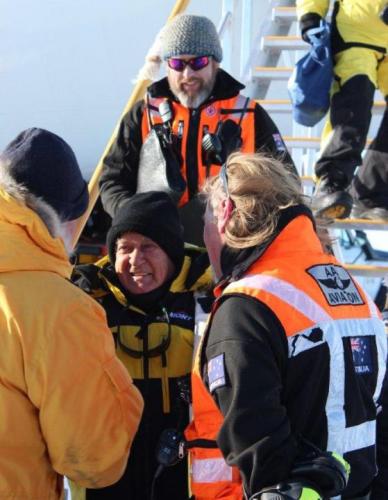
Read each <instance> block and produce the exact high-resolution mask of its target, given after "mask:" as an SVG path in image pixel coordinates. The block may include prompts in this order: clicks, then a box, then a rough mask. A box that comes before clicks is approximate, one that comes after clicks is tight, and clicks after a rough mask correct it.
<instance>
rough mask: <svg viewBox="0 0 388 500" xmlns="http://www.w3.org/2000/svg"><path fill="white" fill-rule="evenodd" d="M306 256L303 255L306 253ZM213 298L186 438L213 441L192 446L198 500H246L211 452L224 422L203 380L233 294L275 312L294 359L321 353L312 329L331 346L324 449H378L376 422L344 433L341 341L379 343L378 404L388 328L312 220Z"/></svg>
mask: <svg viewBox="0 0 388 500" xmlns="http://www.w3.org/2000/svg"><path fill="white" fill-rule="evenodd" d="M293 249H294V250H293ZM300 249H303V254H301V253H300V252H301V250H300ZM301 257H302V258H301ZM215 294H216V296H217V300H216V301H215V303H214V305H213V311H212V314H211V316H210V318H209V322H208V326H207V329H206V330H205V333H204V335H203V337H202V339H201V344H200V346H199V348H198V351H197V354H196V358H195V362H194V368H193V373H192V393H193V421H192V422H191V424H190V425H189V427H188V428H187V429H186V431H185V437H186V439H187V440H188V441H189V442H190V441H194V442H195V441H197V440H199V441H197V442H198V443H201V440H207V441H205V443H204V447H202V444H199V445H198V447H195V446H193V447H191V446H192V445H190V443H189V445H188V449H189V453H190V458H191V488H192V492H193V494H194V496H195V499H196V500H210V499H215V498H217V499H219V498H222V499H224V500H241V499H243V498H244V494H243V487H242V482H241V477H240V474H239V471H238V470H237V469H236V468H235V467H229V466H228V464H227V463H226V462H225V460H224V458H223V456H222V453H221V451H220V450H219V449H218V448H216V447H214V446H213V447H211V443H212V442H213V443H214V442H215V440H216V438H217V435H218V433H219V431H220V428H221V426H222V424H223V421H224V417H223V415H222V413H221V412H220V410H219V408H218V407H217V405H216V403H215V401H214V399H213V397H212V396H211V394H210V392H209V391H208V388H207V387H206V386H205V384H204V383H203V381H202V376H201V371H202V369H203V366H201V358H202V357H203V354H204V353H203V347H204V345H205V344H206V338H207V336H208V334H209V329H210V325H211V322H212V318H213V316H214V313H215V311H216V310H217V307H218V303H219V302H220V299H221V297H223V298H225V295H227V294H238V295H241V294H242V295H247V296H250V297H253V298H255V299H257V300H259V301H260V302H262V303H264V304H266V305H267V306H268V307H269V308H270V309H271V310H272V311H273V313H274V314H275V316H276V317H277V318H278V319H279V321H280V322H281V324H282V326H283V328H284V331H285V332H286V335H287V339H288V345H289V354H288V356H289V358H291V357H293V356H297V355H298V354H300V353H302V352H303V351H306V350H307V349H312V348H314V347H315V346H317V343H316V342H314V343H313V342H309V341H308V340H307V339H306V337H307V338H308V334H309V333H311V332H312V329H315V328H320V329H321V330H322V332H323V336H322V340H321V341H320V342H321V343H323V342H326V343H327V346H328V348H329V351H330V361H329V363H330V367H329V368H330V374H331V375H330V379H329V392H328V395H327V401H326V406H325V411H326V416H327V425H328V429H327V435H328V440H327V447H326V449H327V450H330V451H336V452H337V453H339V454H340V455H344V453H346V452H350V451H354V450H358V449H362V448H364V447H367V446H373V445H374V444H375V440H376V422H375V420H373V421H366V422H364V423H362V424H360V425H356V426H354V427H346V424H345V422H346V419H345V401H344V398H345V375H344V347H343V338H344V337H362V336H365V335H368V336H371V335H373V336H374V337H375V342H376V350H377V358H378V376H377V382H376V387H375V391H374V401H375V403H376V402H377V399H378V397H379V395H380V392H381V388H382V383H383V379H384V375H385V361H386V357H387V339H386V334H385V332H384V324H383V322H382V321H381V319H380V314H379V312H378V310H377V308H376V306H375V304H374V302H373V301H372V299H371V298H370V297H368V295H367V294H366V293H364V291H363V290H361V289H360V288H359V286H358V284H357V283H355V281H354V280H353V279H352V278H351V277H350V275H349V273H348V272H347V271H346V270H345V269H344V268H343V267H342V266H340V265H339V263H338V262H337V261H336V259H335V258H334V257H331V256H328V255H326V254H325V253H324V252H323V251H322V247H321V244H320V242H319V240H318V238H317V236H316V234H315V233H314V232H313V228H312V223H311V221H310V220H309V219H308V217H306V216H299V217H296V218H295V219H294V220H292V221H291V222H290V223H289V224H288V225H287V226H286V228H285V229H284V230H283V231H282V232H281V233H280V234H279V235H278V237H277V238H276V239H275V240H274V242H273V243H272V244H271V245H270V246H269V247H268V248H267V249H266V251H265V253H264V254H263V255H262V256H261V257H260V258H259V259H258V260H257V261H256V262H255V263H254V264H253V265H252V266H251V267H250V269H249V270H248V272H247V273H246V274H245V275H244V276H243V277H242V278H241V279H239V280H238V281H235V282H231V283H229V284H228V285H227V286H226V287H225V288H224V289H223V290H220V289H216V291H215ZM207 443H208V444H207ZM195 444H196V443H195ZM206 446H209V447H206Z"/></svg>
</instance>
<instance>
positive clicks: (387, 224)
mask: <svg viewBox="0 0 388 500" xmlns="http://www.w3.org/2000/svg"><path fill="white" fill-rule="evenodd" d="M329 227H330V228H333V229H347V230H350V229H354V230H356V229H357V230H360V231H388V221H382V220H368V219H335V221H334V222H333V223H332V224H330V226H329Z"/></svg>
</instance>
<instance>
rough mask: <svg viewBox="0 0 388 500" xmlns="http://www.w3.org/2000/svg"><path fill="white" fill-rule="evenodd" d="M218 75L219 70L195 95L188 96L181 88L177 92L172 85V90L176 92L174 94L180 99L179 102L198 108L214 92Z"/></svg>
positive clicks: (186, 106)
mask: <svg viewBox="0 0 388 500" xmlns="http://www.w3.org/2000/svg"><path fill="white" fill-rule="evenodd" d="M216 77H217V71H215V72H214V75H213V78H212V79H211V80H210V81H209V82H208V83H207V84H206V85H204V86H203V87H202V89H201V90H200V91H199V92H198V94H196V95H195V96H191V97H190V96H188V95H187V94H186V93H185V92H183V91H181V90H179V91H178V92H175V91H174V90H173V89H172V88H171V86H170V89H171V92H172V93H173V94H174V96H175V97H176V98H177V99H178V100H179V102H180V103H181V104H182V105H183V106H184V107H185V108H194V109H195V108H198V107H199V106H200V105H201V104H203V103H204V102H205V101H206V100H207V99H208V98H209V97H210V95H211V93H212V92H213V88H214V84H215V82H216Z"/></svg>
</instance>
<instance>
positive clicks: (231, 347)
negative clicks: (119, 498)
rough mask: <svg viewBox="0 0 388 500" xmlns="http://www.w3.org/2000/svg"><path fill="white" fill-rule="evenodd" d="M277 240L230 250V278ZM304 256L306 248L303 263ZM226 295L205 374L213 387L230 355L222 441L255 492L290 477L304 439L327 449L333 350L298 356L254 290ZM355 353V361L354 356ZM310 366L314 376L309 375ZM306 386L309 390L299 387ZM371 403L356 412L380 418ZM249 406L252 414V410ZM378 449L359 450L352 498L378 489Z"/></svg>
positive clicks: (384, 430) (386, 446)
mask: <svg viewBox="0 0 388 500" xmlns="http://www.w3.org/2000/svg"><path fill="white" fill-rule="evenodd" d="M302 213H305V215H308V213H309V212H308V211H306V209H304V208H303V207H297V208H291V209H287V210H286V211H285V212H284V214H283V216H282V217H281V219H280V222H279V227H278V232H277V233H276V234H279V232H280V231H281V230H282V229H283V228H284V227H285V226H286V225H287V224H288V223H289V222H290V221H291V220H293V218H294V217H295V216H297V215H300V214H302ZM275 236H276V235H275ZM272 241H273V240H271V241H270V242H267V243H266V244H264V245H262V246H261V247H253V248H249V249H245V250H240V251H235V252H233V251H231V250H228V249H224V251H223V255H222V268H223V272H224V278H223V280H222V283H224V284H227V283H228V282H229V281H233V280H235V279H239V278H240V277H242V276H243V275H244V274H245V272H246V270H247V269H248V268H249V267H250V266H251V265H252V264H253V263H254V262H255V261H256V260H257V259H259V258H260V257H261V256H262V255H264V254H265V252H266V249H267V248H268V247H269V245H270V244H271V243H272ZM295 251H300V249H299V250H296V249H295ZM302 255H303V250H302V253H301V258H300V259H301V262H302V261H303V258H302ZM218 300H220V304H219V306H218V307H217V309H216V311H215V313H214V316H213V319H212V322H211V325H210V331H209V333H208V335H207V343H206V345H205V348H204V350H203V351H202V354H203V357H202V359H201V370H202V376H203V380H204V382H205V384H206V385H207V387H208V388H209V380H208V374H207V363H208V361H209V360H210V359H213V358H216V357H217V356H221V355H222V356H223V359H224V364H225V383H224V384H223V385H222V386H221V387H219V388H217V389H215V390H213V394H212V395H213V398H214V400H215V402H216V404H217V406H218V407H219V408H220V410H221V412H222V414H223V416H224V422H223V425H222V427H221V430H220V432H219V434H218V437H217V444H218V446H219V448H220V449H221V451H222V452H223V455H224V457H225V459H226V460H227V462H228V464H229V465H234V466H237V467H238V468H239V470H240V473H241V475H242V478H243V482H244V487H245V489H246V491H247V493H248V494H250V495H251V494H253V493H254V492H257V491H259V490H260V489H262V488H263V487H267V486H270V485H274V484H276V483H278V482H281V481H284V480H287V478H288V477H289V472H290V470H291V469H292V466H293V464H294V461H295V459H296V458H297V456H298V454H299V453H300V446H299V443H300V438H301V437H303V438H305V439H307V440H308V441H310V442H311V443H314V444H315V445H316V446H318V447H320V448H321V449H323V450H325V449H326V448H325V447H326V440H327V435H326V434H325V428H326V421H325V420H324V419H325V417H324V411H322V405H323V409H324V401H325V400H326V395H327V391H328V387H327V376H326V375H327V369H328V368H327V365H328V363H327V355H328V353H327V352H326V350H325V347H324V346H322V349H321V350H320V349H318V348H316V349H311V350H310V351H308V352H306V353H305V354H303V356H298V357H297V358H292V359H290V358H289V347H288V342H287V337H286V333H285V331H284V328H283V326H282V324H281V323H280V321H279V320H278V318H277V317H276V316H275V314H274V313H273V311H272V310H270V309H269V308H268V307H267V306H266V305H265V304H264V303H262V302H260V301H259V300H257V299H255V298H253V297H249V296H247V295H233V294H231V295H226V296H221V297H220V299H218ZM237 311H238V313H237ZM317 349H318V350H317ZM347 355H348V362H349V364H351V363H352V361H351V359H349V358H351V354H350V353H347ZM306 370H307V372H308V373H309V376H308V377H307V379H306V376H305V375H306ZM348 376H349V379H347V384H349V386H351V387H354V385H353V384H354V383H355V380H354V379H352V377H353V375H348ZM374 376H375V375H374ZM364 378H365V381H363V382H362V384H361V387H363V390H366V389H365V386H368V387H369V385H373V383H375V379H373V380H374V382H373V381H372V380H370V379H368V376H365V377H364ZM372 378H373V377H372ZM386 379H387V375H386ZM364 383H365V385H364ZM386 384H387V382H386ZM301 385H302V386H303V391H300V390H299V388H300V387H301ZM319 395H322V397H321V398H320V396H319ZM387 397H388V395H387V385H386V387H385V392H383V395H382V398H381V403H382V412H381V413H380V415H379V417H378V420H377V426H378V431H377V436H378V437H377V454H378V466H379V469H380V470H379V474H378V476H377V478H376V480H375V481H374V486H373V488H374V492H375V493H374V496H373V498H374V499H377V498H378V499H382V500H383V499H387V498H388V484H387V483H388V480H387V478H388V456H387V452H388V441H387V439H388V426H387V412H388V401H387ZM366 399H367V398H366ZM366 399H365V401H366ZM369 400H370V393H369ZM369 400H368V402H367V404H366V405H365V407H363V408H361V407H360V408H359V409H356V413H357V412H370V414H371V418H373V415H375V408H369V406H370V402H369ZM346 404H352V401H349V400H348V399H347V400H346ZM353 404H354V401H353ZM247 408H249V411H246V409H247ZM253 416H254V418H252V417H253ZM374 450H375V448H373V447H371V448H367V449H365V452H363V451H362V450H361V453H358V458H356V460H361V462H360V463H361V464H362V465H361V467H360V465H358V468H361V469H362V470H363V474H362V475H359V476H358V477H357V474H356V475H355V476H353V477H352V480H351V485H350V487H351V495H354V494H355V493H357V494H362V493H363V489H364V488H365V484H366V485H367V490H369V489H370V487H371V483H372V481H373V475H374V472H375V458H374ZM353 458H354V457H353ZM353 463H354V462H353ZM344 498H346V496H345V497H344Z"/></svg>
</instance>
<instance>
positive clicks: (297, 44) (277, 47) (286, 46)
mask: <svg viewBox="0 0 388 500" xmlns="http://www.w3.org/2000/svg"><path fill="white" fill-rule="evenodd" d="M308 48H309V44H308V43H306V42H305V41H303V40H302V39H301V37H300V36H296V35H286V36H272V35H268V36H264V37H263V38H262V40H261V49H262V50H265V51H267V52H280V51H282V50H307V49H308Z"/></svg>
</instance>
